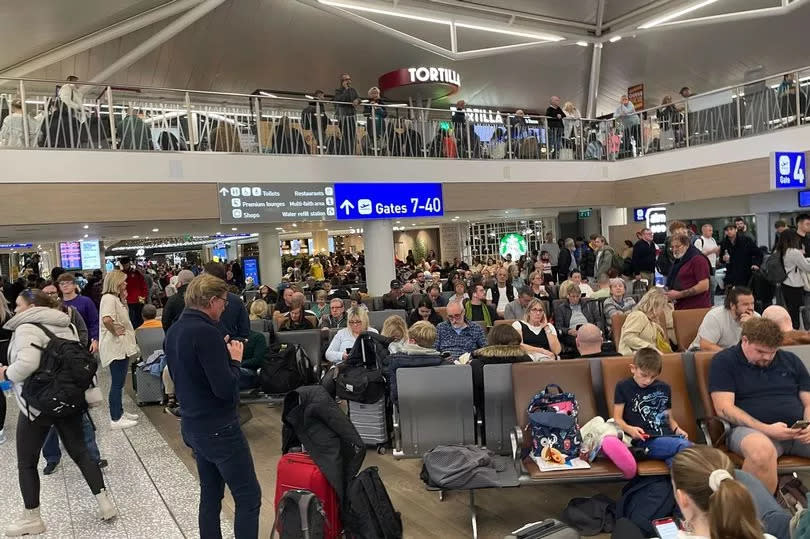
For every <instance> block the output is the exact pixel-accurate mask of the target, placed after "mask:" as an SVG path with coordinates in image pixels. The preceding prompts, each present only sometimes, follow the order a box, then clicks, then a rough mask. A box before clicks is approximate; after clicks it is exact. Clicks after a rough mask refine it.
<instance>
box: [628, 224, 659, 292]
mask: <svg viewBox="0 0 810 539" xmlns="http://www.w3.org/2000/svg"><path fill="white" fill-rule="evenodd" d="M655 251H656V247H655V242H653V232H652V230H650V229H649V228H645V229H642V231H641V237H640V238H639V240H638V241H637V242H636V244H635V245H633V256H632V257H631V258H630V268H631V273H632V274H633V277H636V278H638V279H646V280H647V287H650V286H652V285H654V284H655Z"/></svg>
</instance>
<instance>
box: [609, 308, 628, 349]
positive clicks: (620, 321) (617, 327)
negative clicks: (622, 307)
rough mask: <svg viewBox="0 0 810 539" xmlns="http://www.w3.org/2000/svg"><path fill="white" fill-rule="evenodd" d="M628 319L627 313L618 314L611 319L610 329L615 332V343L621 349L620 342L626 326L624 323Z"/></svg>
mask: <svg viewBox="0 0 810 539" xmlns="http://www.w3.org/2000/svg"><path fill="white" fill-rule="evenodd" d="M626 319H627V314H626V313H616V314H614V315H613V317H612V318H611V319H610V327H611V330H612V331H613V342H614V343H616V347H617V348H618V347H619V341H620V340H621V338H622V326H624V321H625V320H626Z"/></svg>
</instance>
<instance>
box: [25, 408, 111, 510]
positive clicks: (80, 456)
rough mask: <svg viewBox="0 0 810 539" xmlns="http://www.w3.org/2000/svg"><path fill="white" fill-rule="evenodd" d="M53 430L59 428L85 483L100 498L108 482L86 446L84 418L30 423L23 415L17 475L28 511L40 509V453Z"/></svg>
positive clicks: (45, 419) (80, 415)
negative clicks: (105, 481) (38, 465)
mask: <svg viewBox="0 0 810 539" xmlns="http://www.w3.org/2000/svg"><path fill="white" fill-rule="evenodd" d="M51 426H54V427H56V431H57V432H58V433H59V437H60V438H61V439H62V443H63V444H65V450H66V451H67V452H68V455H70V458H71V459H73V462H75V463H76V465H77V466H78V467H79V470H81V472H82V475H83V476H84V480H85V481H87V484H88V485H89V486H90V490H91V491H93V494H98V493H99V492H101V489H103V488H104V478H103V477H102V476H101V470H100V469H99V467H98V463H97V462H95V461H93V459H91V458H90V453H89V452H88V451H87V445H85V443H84V430H82V414H76V415H74V416H70V417H63V418H50V417H42V416H40V417H38V418H36V419H35V420H34V421H29V419H28V417H26V416H25V415H24V414H23V413H20V417H19V419H17V471H18V473H19V479H20V492H21V493H22V497H23V502H24V503H25V508H26V509H35V508H37V507H39V471H38V470H37V464H38V463H39V453H40V451H41V450H42V446H43V445H44V443H45V438H46V437H47V436H48V431H50V430H51Z"/></svg>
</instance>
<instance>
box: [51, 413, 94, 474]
mask: <svg viewBox="0 0 810 539" xmlns="http://www.w3.org/2000/svg"><path fill="white" fill-rule="evenodd" d="M82 430H83V431H84V443H85V444H86V445H87V452H88V453H90V460H92V461H93V462H98V461H100V460H101V454H100V453H99V451H98V445H96V429H94V428H93V423H92V422H91V421H90V418H89V417H88V414H87V413H84V414H82ZM42 456H43V457H45V462H47V463H48V464H51V463H54V464H57V463H58V462H59V461H60V460H62V450H61V449H59V435H58V434H57V432H56V427H51V430H50V432H48V437H47V438H45V445H43V446H42Z"/></svg>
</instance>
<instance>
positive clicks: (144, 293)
mask: <svg viewBox="0 0 810 539" xmlns="http://www.w3.org/2000/svg"><path fill="white" fill-rule="evenodd" d="M126 274H127V303H138V298H148V297H149V291H148V290H147V289H146V279H144V278H143V273H141V272H140V271H138V270H136V269H135V268H133V267H130V269H129V271H128V272H126Z"/></svg>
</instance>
